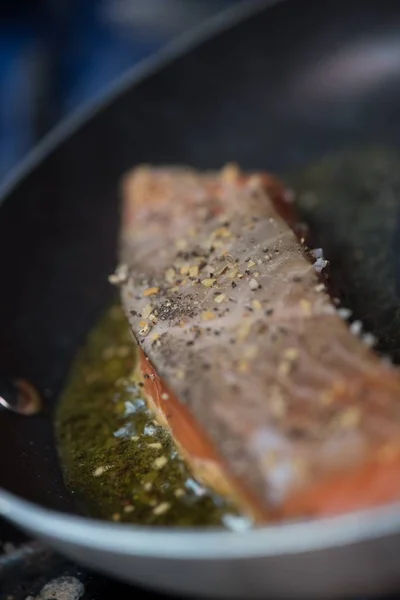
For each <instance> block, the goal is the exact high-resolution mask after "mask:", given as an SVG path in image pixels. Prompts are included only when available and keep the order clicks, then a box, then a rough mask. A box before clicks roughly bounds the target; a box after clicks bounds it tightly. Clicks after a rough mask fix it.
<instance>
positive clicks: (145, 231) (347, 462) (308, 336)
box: [114, 167, 400, 521]
mask: <svg viewBox="0 0 400 600" xmlns="http://www.w3.org/2000/svg"><path fill="white" fill-rule="evenodd" d="M123 193H124V213H123V232H122V249H121V256H122V262H123V265H122V266H121V267H120V269H119V273H118V276H117V277H115V278H114V280H116V281H118V280H119V283H121V284H122V299H123V304H124V307H125V311H126V313H127V315H128V317H129V320H130V323H131V326H132V330H133V333H134V335H135V337H136V339H137V340H138V343H139V345H140V347H141V349H142V351H143V352H142V367H143V372H144V378H145V379H144V382H145V386H146V391H147V393H148V395H149V399H150V402H151V403H152V405H153V408H154V410H155V411H156V413H157V415H158V418H159V419H160V420H161V421H162V422H163V423H164V425H165V426H167V427H169V428H170V429H171V432H172V434H173V436H174V438H175V440H176V442H177V444H178V446H179V447H180V448H181V451H182V452H183V454H184V455H185V456H186V457H187V459H188V460H189V462H190V463H191V464H192V467H193V469H194V472H195V474H196V475H197V476H198V477H200V478H201V479H203V480H205V481H206V482H207V483H208V484H209V485H211V486H212V487H214V488H215V489H218V490H219V491H221V492H222V493H225V494H231V495H233V496H234V497H235V498H236V500H237V501H238V502H239V504H241V505H242V506H243V508H244V510H246V511H247V512H249V513H250V514H252V515H253V517H254V518H255V520H257V521H263V520H268V519H280V518H284V517H294V518H297V517H301V516H317V515H327V514H335V513H340V512H344V511H348V510H354V509H358V508H363V507H368V506H373V505H377V504H381V503H385V502H390V501H394V500H399V499H400V403H399V398H400V378H399V374H398V372H397V371H396V370H395V369H393V368H391V367H390V366H387V365H386V364H383V363H382V361H381V360H380V359H379V358H378V357H377V356H376V355H375V354H374V353H373V352H372V351H371V350H370V349H369V348H367V346H366V345H365V344H363V343H362V342H361V341H360V340H359V339H358V338H357V337H356V336H355V335H353V334H352V333H351V332H350V330H349V328H348V325H347V324H346V323H345V322H344V321H343V319H342V318H341V317H340V316H339V315H338V313H337V311H336V308H335V307H334V305H333V304H332V302H331V299H330V297H329V295H328V294H327V293H326V292H325V290H324V286H323V284H321V283H320V281H319V278H318V274H317V272H316V269H315V265H313V261H314V259H312V258H311V256H310V255H309V254H308V252H307V250H306V249H305V248H304V246H303V245H302V244H301V243H300V241H299V240H298V238H297V237H296V235H295V233H294V232H293V230H292V229H291V228H290V226H289V225H288V222H290V217H291V216H292V213H291V209H290V205H289V204H288V203H287V202H285V193H284V190H283V188H282V187H281V186H280V184H279V183H278V182H277V181H276V180H275V179H273V178H271V177H269V176H267V175H260V176H258V175H253V176H245V175H243V174H241V173H240V172H239V171H238V170H237V169H235V168H233V167H228V168H226V169H224V170H223V171H222V172H221V173H211V174H207V173H206V174H204V175H200V174H198V173H196V172H195V171H192V170H190V169H173V168H171V169H162V168H159V169H151V168H147V167H142V168H139V169H137V170H135V171H134V172H133V173H131V174H130V175H129V176H128V177H127V178H126V179H125V181H124V187H123ZM317 266H318V265H317ZM155 369H156V370H155Z"/></svg>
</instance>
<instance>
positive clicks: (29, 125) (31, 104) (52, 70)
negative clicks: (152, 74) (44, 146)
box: [0, 0, 247, 181]
mask: <svg viewBox="0 0 400 600" xmlns="http://www.w3.org/2000/svg"><path fill="white" fill-rule="evenodd" d="M246 1H247V0H2V2H1V3H0V181H1V180H2V179H3V178H4V176H5V175H6V174H7V173H8V172H9V171H10V170H11V169H12V168H13V167H14V166H15V165H16V163H18V161H19V160H21V158H23V157H24V156H25V155H26V153H27V152H28V151H29V150H30V148H31V147H32V146H33V145H34V144H35V143H36V142H37V141H38V140H39V139H40V138H41V137H42V136H43V135H44V134H45V133H46V132H47V131H48V130H49V129H51V127H53V126H54V125H55V124H56V123H57V122H58V121H59V120H60V119H63V118H64V117H66V116H68V115H69V114H70V113H71V112H72V111H74V110H75V109H76V108H77V107H79V106H80V105H82V104H84V103H86V102H89V101H90V100H91V99H93V98H94V97H96V96H97V95H98V94H101V93H102V92H103V91H104V90H105V89H106V88H107V87H108V86H109V85H110V84H111V83H112V82H113V80H115V79H116V78H118V76H120V75H121V74H122V73H123V72H124V71H125V70H126V69H128V68H130V67H132V66H133V65H134V64H135V63H137V62H138V61H140V60H142V59H144V58H146V57H147V56H149V55H151V54H152V53H154V52H157V50H159V49H160V48H161V47H162V46H164V45H165V44H166V43H168V42H169V41H170V40H171V39H173V38H174V37H176V36H177V35H179V34H181V33H182V32H184V31H186V30H188V29H190V28H191V27H193V26H195V25H197V24H199V23H201V22H202V21H204V20H205V19H207V18H209V17H211V16H212V15H213V14H215V13H218V12H219V11H221V10H224V9H226V8H228V7H229V6H230V5H233V4H238V3H240V2H246Z"/></svg>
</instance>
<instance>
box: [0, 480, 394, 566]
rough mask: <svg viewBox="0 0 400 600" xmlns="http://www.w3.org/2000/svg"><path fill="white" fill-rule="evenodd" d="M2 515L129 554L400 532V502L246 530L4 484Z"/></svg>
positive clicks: (303, 547)
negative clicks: (138, 519)
mask: <svg viewBox="0 0 400 600" xmlns="http://www.w3.org/2000/svg"><path fill="white" fill-rule="evenodd" d="M0 515H2V516H3V517H5V518H6V519H8V520H9V521H12V522H13V523H14V524H16V525H18V526H19V527H21V528H22V529H25V530H28V531H29V532H32V533H34V534H35V535H38V536H39V537H44V538H47V539H52V540H57V541H59V542H60V541H61V542H65V543H67V544H75V545H79V546H84V547H86V548H92V549H94V550H101V551H107V552H114V553H116V554H124V555H140V556H147V557H153V558H165V559H167V558H168V559H171V558H175V559H184V560H206V559H213V560H226V559H247V558H259V557H263V558H265V557H277V556H283V555H293V554H306V553H308V552H313V551H320V550H323V549H325V550H327V549H334V548H341V547H344V546H350V545H354V544H361V543H363V542H369V541H372V540H376V539H379V538H383V537H394V536H396V535H399V534H400V502H397V503H394V504H391V505H385V506H382V507H379V508H374V509H369V510H364V511H358V512H354V513H348V514H345V515H339V516H335V517H330V518H324V519H317V520H315V521H299V522H295V523H294V522H292V523H282V524H272V525H265V526H263V527H260V528H255V529H248V530H246V531H243V532H238V531H231V530H227V529H222V528H213V529H201V528H194V527H190V528H187V529H181V528H179V529H178V528H174V527H169V528H168V527H157V526H145V525H130V524H123V523H112V522H106V521H99V520H95V519H91V518H89V517H82V516H75V515H71V514H65V513H61V512H58V511H55V510H51V509H47V508H42V507H40V506H39V505H37V504H34V503H33V502H29V501H26V500H21V499H20V498H18V497H17V496H15V495H14V494H11V493H9V492H6V491H5V490H2V489H0Z"/></svg>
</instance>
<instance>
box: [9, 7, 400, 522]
mask: <svg viewBox="0 0 400 600" xmlns="http://www.w3.org/2000/svg"><path fill="white" fill-rule="evenodd" d="M261 4H265V8H264V9H262V10H260V8H254V14H253V15H250V16H249V15H248V16H246V18H243V19H241V20H239V22H237V23H236V24H233V25H232V26H231V27H228V28H227V29H226V30H223V31H221V32H220V33H219V34H218V35H213V36H212V37H211V38H208V39H204V40H203V41H201V42H200V43H199V44H198V45H197V46H195V47H193V48H189V49H188V50H187V52H183V54H182V55H181V56H180V57H178V58H177V59H176V60H173V61H171V62H168V61H167V63H168V64H166V65H164V66H163V67H162V68H160V69H159V70H157V69H156V70H155V72H154V73H153V74H151V75H150V76H148V77H140V78H139V81H137V80H136V77H135V76H128V79H127V81H126V86H125V88H124V90H123V91H121V92H120V93H119V94H118V95H116V97H115V98H113V99H112V100H111V101H109V102H108V103H106V105H105V106H104V107H103V108H101V110H99V111H97V112H96V113H95V114H94V115H92V116H91V117H90V118H88V120H87V121H86V122H84V123H83V124H82V125H81V126H80V127H79V128H77V129H76V130H73V128H72V130H71V131H70V132H69V133H68V134H67V135H66V136H65V135H64V134H63V135H60V138H61V139H60V141H59V143H57V144H56V145H55V147H54V149H53V150H52V151H51V152H49V153H47V152H45V157H44V158H43V159H42V160H40V161H39V163H38V164H37V166H35V167H34V168H33V169H27V170H26V171H25V172H24V173H23V175H22V176H21V178H20V181H18V182H17V184H16V185H14V186H13V187H12V189H11V191H10V192H8V193H7V194H6V197H5V198H3V204H2V206H1V210H0V273H1V285H0V365H1V372H2V373H4V374H7V375H21V376H24V377H26V378H27V379H29V380H31V381H32V382H33V383H35V384H36V385H37V386H38V387H39V388H40V389H41V390H42V391H43V393H44V394H45V397H46V413H45V414H44V415H42V416H38V417H33V418H29V419H28V418H21V417H18V416H16V415H13V414H9V413H5V412H3V413H1V414H0V484H1V486H2V487H4V488H5V489H7V490H10V491H12V492H14V493H16V494H18V495H20V496H22V497H23V498H26V499H29V500H32V501H35V502H37V503H40V504H42V505H44V506H46V507H51V508H55V509H60V510H68V511H73V510H74V503H73V498H71V496H70V495H68V493H67V492H66V490H65V488H64V484H63V481H62V475H61V472H60V469H59V466H58V460H57V456H56V451H55V448H54V441H53V431H52V409H53V407H54V403H55V402H56V399H57V397H58V394H59V392H60V390H61V388H62V385H63V381H64V379H65V376H66V374H67V371H68V367H69V364H70V361H71V359H72V357H73V356H74V354H75V352H76V350H77V348H78V347H79V345H80V344H81V343H82V341H83V340H84V338H85V334H86V333H87V331H88V329H89V328H90V327H91V326H92V325H93V324H94V323H95V322H96V319H97V318H98V317H99V315H100V314H101V312H102V310H103V309H104V308H105V307H106V305H107V304H108V302H109V301H110V300H111V298H112V296H113V290H112V289H111V287H110V286H109V284H108V282H107V275H108V274H109V273H110V272H111V271H112V270H113V267H114V264H115V255H116V242H117V230H118V219H119V215H118V206H119V200H118V190H117V188H118V180H119V177H120V176H121V174H122V173H123V172H124V171H126V170H127V169H128V168H130V167H131V166H132V165H134V164H137V163H142V162H151V163H156V164H159V163H187V164H191V165H193V166H195V167H198V168H205V167H207V168H209V167H220V166H221V165H222V164H223V163H225V162H227V161H237V162H238V163H240V164H241V166H243V167H244V168H249V169H250V168H251V169H265V168H266V169H268V170H271V171H274V172H277V173H280V174H287V173H291V172H294V171H296V170H298V169H300V168H301V167H303V166H305V165H307V164H308V163H310V162H312V161H315V160H318V159H320V158H321V157H322V156H324V155H327V154H329V153H330V152H334V151H336V152H342V151H344V150H347V149H348V148H355V147H359V146H364V145H368V146H373V147H377V146H383V147H390V148H395V149H396V148H398V147H399V145H400V144H399V142H400V109H399V107H400V4H399V3H398V2H397V1H396V0H393V1H390V0H380V1H372V0H370V1H367V0H343V1H342V0H325V1H324V2H321V1H320V0H287V1H282V2H277V3H275V4H273V5H271V3H260V5H261ZM221 26H222V20H221ZM222 29H223V27H222ZM160 60H161V62H162V60H163V59H160ZM130 77H131V83H129V81H130ZM53 145H54V143H53V142H51V143H50V144H49V147H50V146H53ZM44 150H46V147H44ZM46 154H47V155H46ZM385 165H386V166H385ZM385 165H384V168H383V171H382V170H381V172H380V173H381V174H380V179H379V178H378V182H379V181H384V182H386V184H387V185H389V186H391V185H392V191H390V190H389V192H388V193H390V194H392V193H393V194H394V196H393V198H394V199H395V200H393V201H392V203H391V205H390V206H391V208H390V210H389V209H388V210H389V213H390V217H388V216H387V215H388V214H389V213H388V212H387V213H385V214H386V221H387V222H388V223H389V222H390V223H391V222H392V219H397V216H396V215H397V212H398V210H397V200H396V199H397V198H399V197H400V196H398V195H396V194H397V193H398V192H399V184H398V183H397V181H396V177H397V172H399V166H400V161H399V162H397V158H393V156H391V158H390V160H389V159H388V162H386V163H385ZM385 169H386V170H385ZM342 172H343V170H342V168H339V169H338V171H337V173H338V174H339V175H340V174H341V173H342ZM360 173H361V179H362V170H361V172H359V173H358V175H360ZM391 176H393V179H392V180H391V179H390V177H391ZM333 181H336V176H335V177H334V178H333ZM388 181H389V183H387V182H388ZM307 185H311V184H310V182H308V183H307ZM374 185H375V186H378V187H379V185H380V184H379V183H378V184H377V183H376V181H375V182H374ZM338 195H340V191H339V192H338ZM370 195H371V194H370ZM362 197H363V196H362V193H361V198H362ZM374 197H375V196H374ZM330 201H331V202H332V203H334V202H336V201H337V198H336V197H334V195H333V197H332V198H331V199H330ZM349 201H350V202H351V198H350V199H349ZM311 209H312V207H311ZM311 209H310V206H309V205H307V203H306V204H305V205H304V210H305V211H306V212H307V211H308V216H309V217H310V220H311V222H312V225H313V226H314V228H315V229H316V230H318V232H319V237H320V238H321V239H322V241H323V239H324V233H325V234H326V239H327V246H328V258H329V252H331V254H332V255H334V254H335V255H341V256H342V259H341V260H342V263H343V260H344V262H346V261H345V259H343V253H342V254H341V247H340V244H342V243H343V240H342V239H341V236H340V235H335V234H334V232H335V221H334V220H331V217H329V219H327V217H326V214H325V213H324V214H323V215H322V216H321V215H320V216H319V217H318V218H319V220H318V218H317V217H315V218H313V216H312V215H313V214H314V213H313V212H312V210H311ZM310 210H311V213H310ZM390 211H391V212H390ZM322 212H323V211H322ZM335 212H337V211H331V213H330V214H331V215H335ZM376 214H377V215H379V214H380V213H379V210H377V212H376ZM332 218H333V217H332ZM351 218H352V219H353V222H352V223H351V226H352V227H357V219H354V215H353V216H351V215H349V216H348V219H347V222H349V219H351ZM360 218H361V217H360ZM386 221H384V222H383V223H382V227H383V229H382V231H383V232H384V231H385V230H384V227H385V223H386ZM337 223H338V224H340V219H338V221H337ZM342 225H343V222H342ZM342 225H340V227H342ZM324 227H325V229H324ZM389 229H390V239H388V238H385V243H386V244H387V246H385V248H386V249H387V248H389V246H390V248H393V247H395V246H393V245H390V244H392V242H393V244H394V243H395V240H396V239H397V238H398V232H397V231H396V228H390V227H389ZM336 231H337V229H336ZM377 235H378V238H376V239H378V241H379V235H380V234H379V232H378V234H377ZM382 235H384V233H383V234H382ZM346 236H349V239H351V237H352V233H351V228H350V227H347V229H346ZM350 245H351V244H350ZM385 252H386V250H385ZM388 252H389V250H388ZM390 253H392V250H390ZM395 254H396V253H394V254H393V253H392V254H390V256H392V255H393V256H394V258H393V260H394V261H395ZM393 265H394V266H393V269H392V270H389V271H390V272H389V273H388V275H387V277H386V279H385V278H384V280H383V281H384V283H383V284H382V285H388V286H389V287H390V286H391V287H390V289H391V290H392V289H394V295H393V294H392V295H391V302H392V304H391V306H392V308H393V306H394V305H395V304H396V301H397V298H398V295H397V294H398V291H397V290H398V288H396V287H395V284H394V280H393V277H394V278H396V276H397V277H398V275H399V273H398V272H397V271H396V266H395V263H393ZM342 268H343V265H342ZM349 269H350V267H349ZM349 269H348V270H347V271H345V272H346V273H347V275H346V277H347V278H346V279H345V282H346V285H347V284H348V283H349V281H350V280H351V277H350V275H349V273H350V270H349ZM372 276H373V273H371V277H372ZM368 279H369V276H368V274H367V275H366V276H365V277H364V285H367V284H368ZM350 283H351V281H350ZM368 285H369V284H368ZM393 286H394V287H393ZM347 289H349V288H347ZM363 289H365V288H362V287H361V288H358V289H355V291H354V293H353V292H352V291H351V290H352V288H350V292H349V298H348V300H349V302H352V303H353V304H354V305H355V306H356V307H358V310H359V312H360V313H362V307H363V303H362V302H361V301H360V298H362V293H363ZM369 289H370V288H369ZM388 289H389V288H388ZM368 302H369V304H368V314H370V315H371V311H372V312H374V311H373V309H374V306H373V298H369V301H368ZM376 310H377V312H376V314H377V315H378V316H379V314H380V313H379V306H378V305H377V306H376ZM360 316H362V315H360ZM384 318H385V319H386V321H385V327H386V331H387V328H388V327H389V328H390V319H392V318H394V316H393V314H392V313H390V315H389V316H387V314H386V313H385V317H384ZM377 319H378V318H377ZM377 319H375V321H374V319H372V318H371V319H370V322H371V325H373V326H374V327H377V328H379V322H378V321H379V319H378V320H377ZM388 319H389V321H388ZM368 323H369V322H368ZM391 344H392V345H391V350H392V351H394V350H395V349H396V347H397V339H396V337H393V339H392V341H391Z"/></svg>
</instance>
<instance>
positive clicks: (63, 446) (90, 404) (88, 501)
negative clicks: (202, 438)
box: [56, 306, 246, 527]
mask: <svg viewBox="0 0 400 600" xmlns="http://www.w3.org/2000/svg"><path fill="white" fill-rule="evenodd" d="M136 360H137V348H136V347H135V344H134V342H133V340H132V336H131V334H130V330H129V326H128V323H127V320H126V318H125V316H124V314H123V312H122V309H121V308H120V307H119V306H113V307H112V308H111V309H110V310H108V312H107V313H106V314H105V316H104V317H103V319H102V320H101V321H100V323H99V324H98V325H97V327H95V329H94V330H93V331H92V332H91V333H90V335H89V337H88V340H87V343H86V345H85V346H84V348H83V349H82V350H81V352H80V353H79V355H78V357H77V359H76V361H75V363H74V364H73V367H72V370H71V373H70V377H69V380H68V383H67V386H66V389H65V391H64V394H63V397H62V399H61V402H60V404H59V408H58V411H57V417H56V431H57V438H58V445H59V452H60V456H61V461H62V466H63V470H64V476H65V480H66V483H67V485H68V487H69V488H70V489H71V491H72V492H73V493H74V494H75V497H76V500H77V503H78V504H79V505H80V507H81V508H82V510H83V511H84V512H86V513H88V514H89V515H91V516H94V517H98V518H104V519H110V520H113V521H122V522H130V523H140V524H151V523H154V524H157V525H161V524H163V525H179V526H185V525H220V524H225V525H227V526H229V527H235V526H238V527H239V526H240V527H243V525H246V521H245V520H244V519H242V518H241V517H239V516H238V515H237V512H236V510H235V509H234V507H233V506H231V505H230V504H228V503H227V502H226V501H225V500H224V499H223V498H221V497H219V496H217V495H216V494H213V493H211V492H210V491H208V490H206V489H205V488H204V487H203V486H201V485H200V484H199V483H198V482H197V481H196V480H195V479H194V478H193V476H192V474H191V472H190V470H189V469H188V467H187V466H186V464H185V463H184V461H183V460H182V459H181V458H180V456H179V454H178V453H177V450H176V448H175V445H174V443H173V441H172V439H171V437H170V435H169V433H168V432H166V431H165V430H164V429H162V428H161V427H160V426H159V425H158V424H157V423H156V422H155V421H154V417H153V416H152V414H151V413H150V412H149V410H148V408H147V406H146V403H145V400H144V399H143V395H142V389H141V387H140V383H139V382H138V381H137V380H136V379H135V376H134V370H135V365H136Z"/></svg>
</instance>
